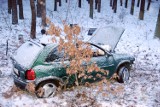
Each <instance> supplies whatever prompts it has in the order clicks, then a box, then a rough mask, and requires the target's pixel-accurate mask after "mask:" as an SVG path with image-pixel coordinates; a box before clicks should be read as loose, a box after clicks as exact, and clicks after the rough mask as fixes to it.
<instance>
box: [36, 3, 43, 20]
mask: <svg viewBox="0 0 160 107" xmlns="http://www.w3.org/2000/svg"><path fill="white" fill-rule="evenodd" d="M41 16H42V13H41V0H37V17H41Z"/></svg>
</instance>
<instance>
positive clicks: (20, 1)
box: [18, 0, 24, 19]
mask: <svg viewBox="0 0 160 107" xmlns="http://www.w3.org/2000/svg"><path fill="white" fill-rule="evenodd" d="M18 4H19V19H24V15H23V2H22V0H18Z"/></svg>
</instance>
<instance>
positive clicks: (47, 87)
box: [36, 80, 57, 98]
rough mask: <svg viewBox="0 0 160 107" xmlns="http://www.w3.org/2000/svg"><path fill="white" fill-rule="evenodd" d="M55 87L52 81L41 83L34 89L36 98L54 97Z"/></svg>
mask: <svg viewBox="0 0 160 107" xmlns="http://www.w3.org/2000/svg"><path fill="white" fill-rule="evenodd" d="M56 92H57V86H56V84H55V83H54V81H52V80H48V81H43V82H41V83H40V84H38V86H37V87H36V95H37V97H38V98H48V97H53V96H55V95H56Z"/></svg>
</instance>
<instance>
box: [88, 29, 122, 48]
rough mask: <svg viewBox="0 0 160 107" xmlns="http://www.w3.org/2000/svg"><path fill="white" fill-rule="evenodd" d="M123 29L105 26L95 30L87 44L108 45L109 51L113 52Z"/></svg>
mask: <svg viewBox="0 0 160 107" xmlns="http://www.w3.org/2000/svg"><path fill="white" fill-rule="evenodd" d="M123 32H124V29H123V28H118V27H113V26H107V27H102V28H99V29H97V30H96V31H95V32H94V33H93V34H92V37H91V39H90V40H89V42H91V43H94V44H96V45H99V46H100V45H109V46H110V47H111V51H114V49H115V47H116V45H117V43H118V41H119V39H120V38H121V35H122V34H123Z"/></svg>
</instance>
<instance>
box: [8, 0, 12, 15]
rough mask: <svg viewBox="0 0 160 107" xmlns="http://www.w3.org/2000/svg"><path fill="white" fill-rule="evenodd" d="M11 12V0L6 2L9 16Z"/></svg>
mask: <svg viewBox="0 0 160 107" xmlns="http://www.w3.org/2000/svg"><path fill="white" fill-rule="evenodd" d="M11 11H12V0H8V13H9V14H11Z"/></svg>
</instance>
